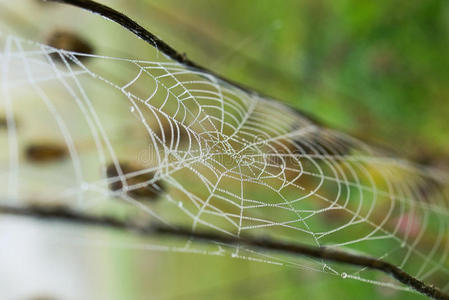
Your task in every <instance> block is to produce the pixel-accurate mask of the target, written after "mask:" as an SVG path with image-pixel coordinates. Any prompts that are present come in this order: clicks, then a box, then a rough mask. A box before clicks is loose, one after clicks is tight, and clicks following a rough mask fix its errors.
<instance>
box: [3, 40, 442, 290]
mask: <svg viewBox="0 0 449 300" xmlns="http://www.w3.org/2000/svg"><path fill="white" fill-rule="evenodd" d="M0 45H1V46H2V50H1V52H0V66H1V101H0V105H1V106H0V109H1V110H0V111H1V112H2V113H3V114H4V115H5V116H6V124H7V128H6V130H4V131H3V132H1V133H0V135H1V136H0V138H1V140H2V144H3V145H6V147H2V148H4V149H2V152H1V153H0V154H1V156H0V163H1V169H0V170H1V173H0V176H1V178H0V179H1V184H2V188H1V193H2V196H1V199H2V201H4V202H5V203H9V202H12V203H19V204H20V203H23V202H30V201H33V202H35V201H39V202H49V203H55V202H62V203H64V204H68V205H71V206H72V207H74V208H76V209H77V210H79V211H82V212H86V213H105V212H108V213H114V212H116V210H115V209H116V208H117V207H119V208H120V211H122V210H125V211H126V212H127V213H128V214H129V215H130V216H131V217H133V216H134V217H146V218H148V219H151V220H157V221H160V222H163V223H164V224H168V225H170V226H177V225H183V226H189V227H191V229H192V231H195V230H198V229H207V230H211V231H216V232H219V233H221V234H224V235H232V236H236V237H238V236H240V235H246V236H255V237H257V236H269V237H271V238H273V239H277V240H284V241H290V242H295V241H298V242H301V243H306V244H310V245H313V246H327V247H333V248H337V249H341V250H344V251H348V252H351V253H355V254H360V255H369V256H372V257H375V258H379V259H383V260H385V261H388V262H391V263H393V264H394V265H396V266H398V267H400V268H401V269H403V270H404V271H406V272H408V273H409V274H411V275H413V276H415V277H416V278H419V279H421V280H423V281H425V282H429V283H432V284H434V285H435V286H437V287H439V288H441V289H442V290H443V291H446V292H447V291H448V290H449V282H448V281H447V278H449V277H448V275H449V268H448V267H449V265H448V253H449V239H448V237H449V236H448V229H449V224H448V223H449V211H448V199H449V196H448V191H447V175H446V174H443V173H441V172H439V171H436V170H430V169H425V168H422V167H419V166H416V165H413V164H411V163H409V162H406V161H403V160H400V159H397V158H395V157H392V156H389V155H387V154H385V153H383V152H382V151H380V150H377V149H374V148H372V147H370V146H368V145H366V144H363V143H362V142H360V141H358V140H356V139H354V138H352V137H349V136H347V135H345V134H342V133H339V132H335V131H332V130H328V129H326V128H322V127H321V126H319V125H316V124H314V123H313V122H311V121H310V120H308V119H306V118H304V117H303V116H301V115H300V114H298V113H297V112H295V111H293V110H292V109H290V108H288V107H286V106H284V105H282V104H280V103H278V102H275V101H273V100H269V99H264V98H262V97H261V96H258V95H256V94H249V93H247V92H244V91H242V90H240V89H238V88H237V87H234V86H232V85H230V84H227V83H224V82H222V81H220V80H219V79H217V78H215V77H214V76H212V75H210V74H205V73H202V72H199V71H196V70H193V69H189V68H186V67H185V66H183V65H181V64H179V63H176V62H173V61H170V60H169V59H167V58H165V57H164V56H163V55H162V54H160V53H158V52H157V50H155V56H154V59H152V60H151V61H142V60H132V59H120V58H112V57H103V56H96V55H82V54H79V53H72V52H67V51H62V50H58V49H54V48H51V47H48V46H46V45H41V44H37V43H33V42H30V41H24V40H22V39H20V38H18V37H15V36H5V35H3V36H1V43H0ZM30 140H34V141H36V140H39V141H42V140H44V141H47V140H49V141H57V142H59V143H60V144H62V145H64V147H65V148H66V149H67V153H68V157H67V158H66V159H63V160H60V161H57V162H49V163H43V164H38V166H36V165H35V164H33V163H30V162H29V161H27V159H26V158H25V157H24V155H23V152H24V148H25V147H26V145H27V144H28V143H30ZM123 161H127V162H131V163H138V164H139V165H141V166H143V167H142V168H141V169H139V170H134V171H132V172H127V171H126V170H123V164H122V162H123ZM111 165H112V166H113V168H114V169H115V170H116V172H117V176H112V177H111V176H108V174H107V168H108V166H111ZM149 174H151V176H149V177H148V179H146V180H144V181H142V182H137V183H136V182H135V181H134V183H133V184H130V182H133V181H132V179H133V178H138V177H139V176H142V175H149ZM114 183H120V184H121V185H120V188H119V189H116V190H111V189H110V186H111V184H114ZM159 183H161V184H159ZM162 186H163V188H162ZM142 188H149V189H152V190H153V191H154V192H155V193H156V194H158V195H159V197H158V199H157V200H154V199H153V200H150V201H145V200H141V199H137V197H136V196H134V194H133V193H132V192H133V191H136V190H139V189H142ZM146 248H147V249H153V250H163V251H191V252H197V253H206V254H213V255H232V256H233V257H237V258H244V259H251V260H256V261H262V262H267V263H276V264H283V265H288V266H292V267H297V268H308V269H314V270H317V271H322V272H326V273H330V274H334V275H340V276H342V277H343V278H353V279H358V280H362V281H367V282H371V283H373V284H379V285H388V286H391V287H394V288H398V289H407V288H406V287H403V286H400V285H399V284H397V283H396V282H393V281H391V280H389V279H388V278H385V277H379V276H378V274H377V275H376V274H373V272H370V271H369V270H366V269H363V268H362V269H361V268H354V267H347V266H342V265H338V264H332V263H327V262H324V261H319V260H313V259H302V258H292V257H285V256H282V255H280V254H267V253H259V252H258V251H254V250H251V249H247V248H245V247H242V246H239V247H233V246H229V245H219V244H212V245H210V247H206V249H204V248H202V247H200V246H198V245H196V244H195V243H192V242H191V241H189V242H187V244H186V245H184V246H181V247H171V246H164V245H159V244H158V245H156V244H154V245H152V246H148V247H146Z"/></svg>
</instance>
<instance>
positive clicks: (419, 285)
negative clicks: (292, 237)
mask: <svg viewBox="0 0 449 300" xmlns="http://www.w3.org/2000/svg"><path fill="white" fill-rule="evenodd" d="M0 214H5V215H15V216H25V217H32V218H36V219H42V220H54V221H63V222H70V223H73V224H78V225H84V226H86V225H91V226H100V227H104V228H110V229H115V230H122V231H126V232H130V233H137V234H140V235H143V236H169V237H178V238H188V239H195V240H198V241H204V242H209V243H210V242H219V243H223V244H227V245H246V246H247V247H250V248H256V249H259V250H263V251H278V252H283V253H286V254H291V255H298V256H307V257H311V258H316V259H322V260H326V261H332V262H337V263H342V264H347V265H353V266H359V267H364V268H368V269H372V270H377V271H381V272H383V273H386V274H388V275H389V276H392V277H393V278H395V279H396V280H397V281H399V282H401V283H403V284H404V285H406V286H408V287H410V288H412V289H414V290H416V291H418V292H419V293H421V294H424V295H426V296H428V297H430V298H433V299H443V300H449V295H448V294H446V293H444V292H442V291H440V290H439V289H438V288H436V287H434V286H433V285H428V284H426V283H425V282H423V281H421V280H419V279H417V278H415V277H413V276H412V275H410V274H408V273H406V272H404V271H402V270H401V269H400V268H398V267H396V266H395V265H393V264H391V263H388V262H385V261H383V260H380V259H376V258H372V257H368V256H361V255H355V254H351V253H347V252H344V251H340V250H335V249H329V248H326V247H315V246H309V245H305V244H300V243H294V244H293V243H286V242H282V241H276V240H272V239H267V238H263V239H261V238H252V237H248V236H247V237H234V236H228V235H223V234H218V233H214V232H208V231H195V232H192V231H191V230H190V229H187V228H182V227H170V226H167V225H163V224H159V223H151V224H147V225H142V224H136V223H133V222H129V221H123V220H118V219H115V218H112V217H108V216H93V215H87V214H82V213H79V212H76V211H73V210H70V209H68V208H66V207H49V206H27V207H16V206H7V205H0Z"/></svg>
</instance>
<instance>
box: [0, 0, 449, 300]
mask: <svg viewBox="0 0 449 300" xmlns="http://www.w3.org/2000/svg"><path fill="white" fill-rule="evenodd" d="M101 2H102V3H104V4H107V5H109V6H112V7H114V8H116V9H118V10H120V11H121V12H123V13H125V14H126V15H128V16H130V17H132V18H133V19H135V20H136V21H138V22H139V23H140V24H141V25H143V26H144V27H146V28H147V29H149V30H150V31H151V32H153V33H155V34H157V35H158V36H159V37H161V38H162V39H163V40H164V41H166V42H167V43H169V44H170V45H172V46H173V47H174V48H175V49H178V50H179V51H181V52H185V53H186V54H187V56H188V57H189V58H190V59H192V60H193V61H195V62H197V63H199V64H201V65H203V66H206V67H207V68H209V69H212V70H214V71H215V72H217V73H219V74H222V75H224V76H225V77H227V78H230V79H232V80H234V81H238V82H241V83H242V84H244V85H246V86H250V87H252V88H254V89H256V90H258V91H260V92H262V93H263V94H265V95H269V96H271V97H272V98H275V99H278V100H280V101H282V102H284V103H287V104H288V105H290V106H293V107H295V108H297V109H298V110H301V111H303V112H305V113H306V114H308V115H310V116H312V117H313V118H314V119H316V120H318V121H319V122H321V123H322V124H324V125H327V126H329V127H331V128H334V129H338V130H341V131H344V132H347V133H350V134H351V135H354V136H356V137H359V138H361V139H362V140H364V141H367V142H368V143H372V144H375V145H379V146H381V147H384V148H388V149H390V150H391V151H393V152H396V153H398V154H399V155H400V156H402V157H405V158H409V159H411V160H414V161H417V162H419V163H422V164H428V165H432V166H436V167H438V168H442V169H447V166H448V165H449V121H448V116H449V102H448V101H449V55H448V51H449V2H447V1H444V0H441V1H439V0H428V1H419V0H409V1H403V0H393V1H392V0H390V1H383V0H381V1H355V0H342V1H331V0H296V1H290V0H286V1H278V2H273V1H268V0H258V1H237V0H226V1H206V0H195V1H182V0H165V1H156V0H127V1H124V0H122V1H119V0H116V1H112V0H111V1H101ZM80 20H81V21H80ZM0 21H1V27H0V30H1V32H2V33H5V32H8V33H15V34H18V35H20V36H22V37H24V38H28V39H32V40H35V41H39V42H44V43H45V42H46V41H47V40H48V36H49V35H50V33H51V32H52V31H54V30H55V29H61V28H63V29H70V30H72V31H74V32H76V33H77V34H79V35H80V36H82V37H83V38H84V39H86V40H88V41H89V43H90V44H91V45H93V47H94V48H95V49H97V50H98V51H99V52H100V53H101V54H105V55H111V56H115V57H126V58H140V59H145V57H146V55H147V53H149V50H148V47H149V46H147V45H146V44H145V43H143V42H142V41H139V40H138V39H137V38H135V37H134V36H132V35H131V34H130V33H128V32H126V31H125V30H123V29H120V28H119V27H118V26H116V25H112V24H110V23H107V22H106V21H105V20H103V19H102V18H99V17H97V16H91V15H89V14H88V13H86V12H80V11H79V10H77V9H76V8H71V7H63V6H61V5H57V4H48V3H47V4H45V3H40V2H39V1H32V0H18V1H14V3H12V1H7V0H0ZM2 223H3V225H2V226H1V229H0V231H1V233H0V245H3V246H1V247H0V295H3V296H0V298H2V299H61V300H65V299H161V300H162V299H164V300H165V299H167V300H169V299H217V300H218V299H423V297H422V296H419V295H415V294H412V293H406V292H402V291H398V290H393V289H389V288H381V287H379V286H376V285H371V284H368V283H363V282H359V281H349V280H342V279H341V278H340V277H335V276H331V275H329V274H322V273H320V272H316V271H308V270H298V269H296V268H289V267H286V266H277V265H270V264H264V263H258V262H252V261H249V260H240V259H232V258H229V257H221V256H220V257H219V256H213V255H198V254H192V253H182V251H178V252H171V251H169V252H167V251H163V250H164V249H155V248H152V249H151V247H148V246H146V245H147V243H146V241H143V240H142V239H138V238H134V237H130V236H127V235H125V234H118V233H109V232H104V231H101V230H98V231H97V230H89V231H84V230H77V229H67V228H65V226H61V228H58V229H55V228H54V226H53V227H51V228H50V226H48V225H45V224H37V223H35V222H31V221H22V220H17V219H7V220H2ZM9 226H14V228H17V226H19V227H20V228H23V230H21V234H14V235H8V232H11V227H9ZM64 230H69V231H70V235H69V236H68V237H66V238H61V232H60V231H64ZM159 250H161V251H159ZM17 251H18V252H19V253H20V255H17V253H16V252H17Z"/></svg>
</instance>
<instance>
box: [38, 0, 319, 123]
mask: <svg viewBox="0 0 449 300" xmlns="http://www.w3.org/2000/svg"><path fill="white" fill-rule="evenodd" d="M43 1H47V2H57V3H63V4H68V5H73V6H76V7H79V8H82V9H85V10H87V11H90V12H91V13H94V14H98V15H100V16H102V17H104V18H106V19H109V20H111V21H112V22H115V23H117V24H119V25H120V26H122V27H124V28H125V29H127V30H129V31H130V32H132V33H133V34H135V35H136V36H137V37H139V38H141V39H142V40H144V41H145V42H147V43H148V44H150V45H151V46H153V47H155V48H156V49H157V50H158V51H160V52H162V53H164V54H165V55H167V56H168V57H170V58H171V59H173V60H174V61H176V62H179V63H180V64H183V65H185V66H188V67H191V68H195V69H197V70H199V71H201V72H204V73H207V74H210V75H212V76H214V77H216V78H218V79H220V80H222V81H224V82H226V83H229V84H231V85H234V86H235V87H237V88H239V89H241V90H243V91H245V92H247V93H249V94H257V95H260V96H263V97H264V98H265V99H266V100H273V98H272V97H270V96H268V95H264V94H263V93H261V92H260V91H257V90H255V89H254V88H251V87H248V86H245V85H243V84H241V83H238V82H235V81H233V80H231V79H228V78H226V77H223V76H221V75H220V74H217V73H215V72H214V71H212V70H210V69H208V68H206V67H203V66H201V65H199V64H197V63H195V62H193V61H192V60H190V59H188V58H187V55H186V54H185V53H181V52H179V51H177V50H175V49H174V48H173V47H171V46H170V45H168V44H167V43H166V42H164V41H163V40H161V39H160V38H158V37H157V36H156V35H155V34H153V33H151V32H149V31H148V30H146V29H145V28H143V27H142V26H141V25H139V24H138V23H137V22H136V21H134V20H133V19H131V18H130V17H128V16H126V15H125V14H123V13H121V12H119V11H117V10H115V9H112V8H110V7H108V6H106V5H103V4H100V3H97V2H95V1H91V0H43ZM289 108H290V109H292V110H293V111H295V112H296V113H297V114H298V115H300V116H302V117H303V118H306V119H308V120H309V121H311V122H313V123H315V124H317V125H321V123H320V121H318V120H317V119H316V118H314V117H313V116H310V115H308V114H306V113H304V112H302V111H299V110H298V109H296V108H294V107H290V106H289Z"/></svg>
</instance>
